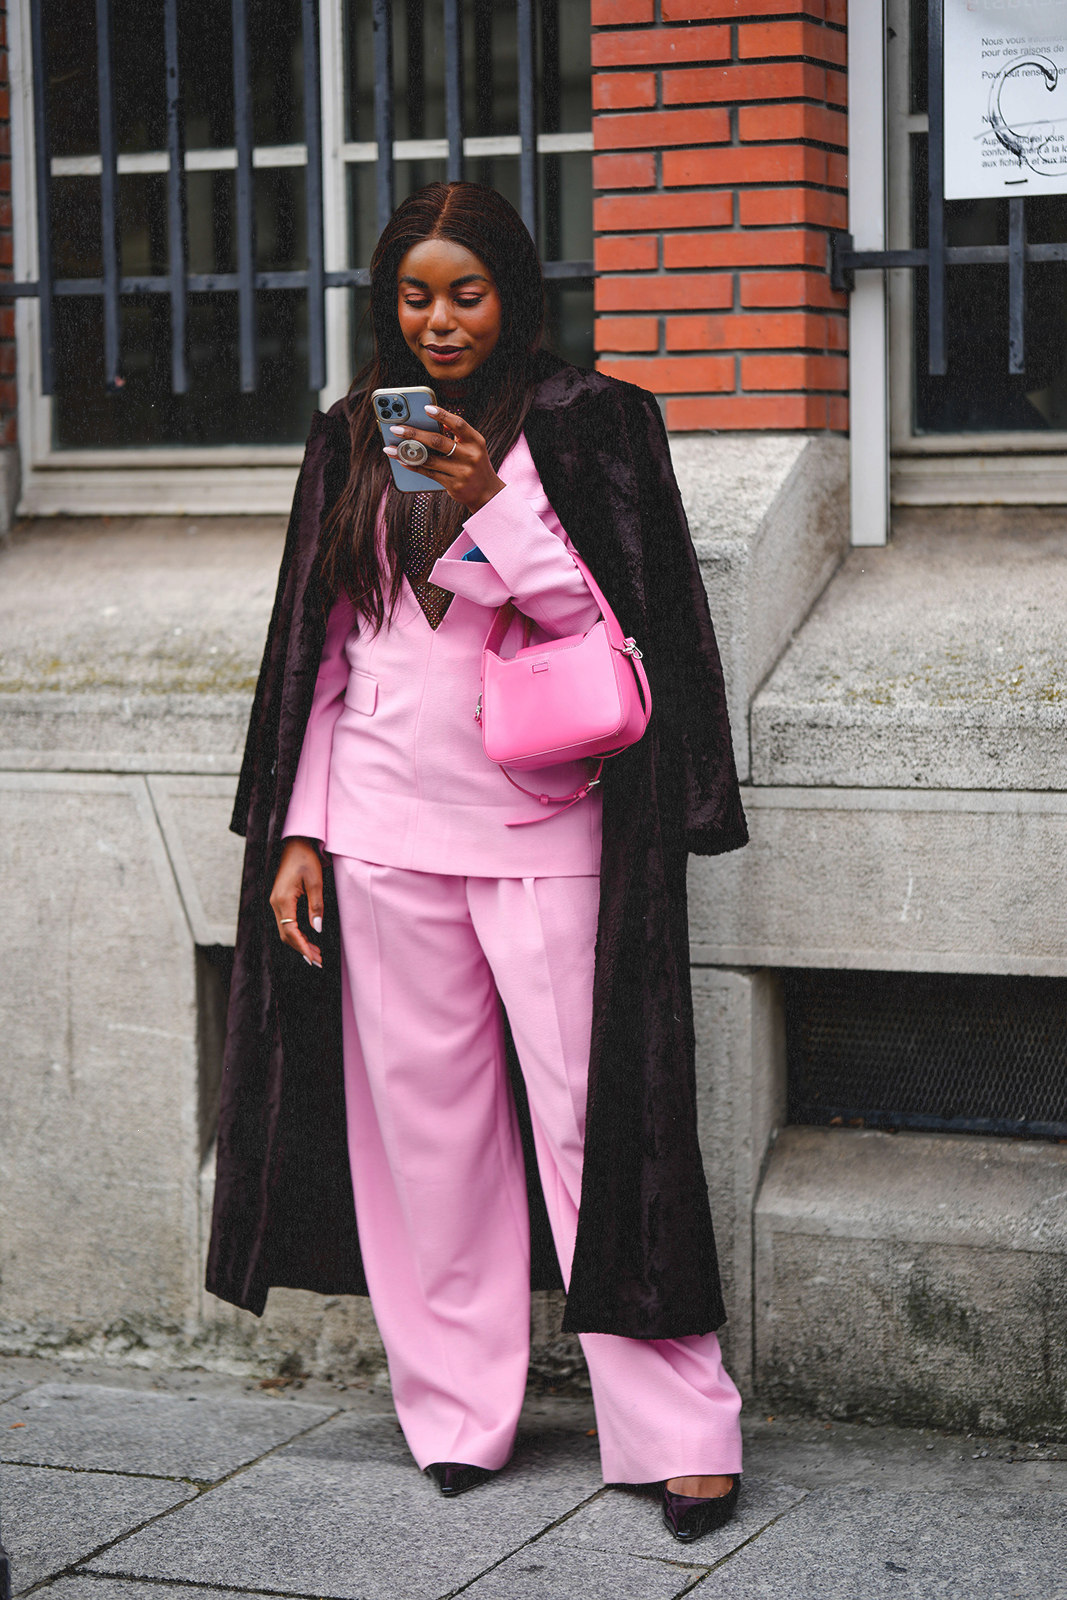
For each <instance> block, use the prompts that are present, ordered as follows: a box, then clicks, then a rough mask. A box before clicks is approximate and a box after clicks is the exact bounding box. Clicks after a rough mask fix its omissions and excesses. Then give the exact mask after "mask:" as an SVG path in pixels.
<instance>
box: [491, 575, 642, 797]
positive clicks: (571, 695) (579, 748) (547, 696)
mask: <svg viewBox="0 0 1067 1600" xmlns="http://www.w3.org/2000/svg"><path fill="white" fill-rule="evenodd" d="M570 553H571V556H572V558H573V560H574V563H575V565H576V566H577V568H578V570H579V571H580V572H581V574H582V576H583V577H584V579H585V581H586V584H587V586H588V588H589V591H590V593H591V594H592V596H593V598H594V599H595V600H596V602H597V604H598V606H599V607H600V617H599V619H598V620H597V621H596V622H595V623H594V624H593V626H592V627H591V628H589V629H588V630H587V631H586V632H585V633H583V634H570V635H568V636H567V637H565V638H562V639H547V640H544V641H543V642H542V643H540V644H537V645H533V646H531V645H530V643H529V640H530V630H531V626H532V624H531V622H530V619H529V618H524V622H525V630H524V644H523V647H522V648H521V649H520V650H518V651H516V653H515V655H514V656H512V657H511V658H510V659H507V658H504V657H502V656H501V655H500V654H499V650H500V647H501V645H502V644H503V642H504V638H505V636H506V634H507V631H508V629H509V627H510V626H511V622H512V618H513V617H514V616H515V615H517V612H516V608H515V606H514V604H513V602H512V601H510V600H509V601H508V602H506V604H504V605H502V606H501V607H500V608H499V610H498V611H497V614H496V616H495V618H494V619H493V624H492V626H491V628H490V629H489V632H488V634H487V636H486V640H485V647H484V649H483V651H482V692H481V694H480V695H479V697H478V704H477V706H476V707H475V711H474V720H475V722H477V723H478V724H479V725H480V727H481V730H482V745H483V748H484V750H485V753H486V755H487V756H488V757H489V759H490V761H495V762H496V764H497V765H498V766H499V767H500V769H501V771H502V772H503V774H504V776H505V777H506V778H507V780H508V782H509V783H510V784H512V785H513V787H514V788H516V789H519V790H521V792H522V793H523V794H527V795H529V796H530V798H531V799H534V800H537V801H538V802H539V803H540V805H541V806H543V807H546V808H547V807H550V806H551V807H560V808H561V809H562V810H564V811H565V810H568V809H569V807H570V806H572V805H576V804H577V803H578V801H579V800H583V799H584V798H585V797H586V795H587V794H588V793H589V792H590V790H591V789H594V788H596V786H597V785H598V784H599V782H600V777H601V773H602V772H603V770H604V762H605V761H606V760H608V759H609V758H610V757H611V756H613V755H619V754H620V753H621V752H622V751H623V750H626V749H628V748H629V746H630V745H632V744H636V743H637V741H638V739H640V738H641V737H642V735H643V734H644V731H645V729H646V728H647V726H648V722H649V718H650V716H651V714H652V695H651V691H650V689H649V686H648V678H647V677H646V675H645V670H644V667H643V666H642V665H641V662H642V659H643V657H642V653H641V651H640V650H639V649H638V647H637V643H636V641H635V640H634V639H632V638H630V637H629V636H628V635H624V634H623V631H622V628H621V627H620V625H619V622H618V619H617V618H616V616H615V613H614V612H613V611H612V609H611V607H610V606H609V605H608V602H607V600H606V599H605V598H604V595H603V594H602V592H601V590H600V588H599V586H598V585H597V583H596V581H595V579H594V578H593V575H592V573H591V572H590V571H589V568H588V567H587V566H586V565H585V562H584V561H583V560H582V559H581V557H580V556H579V555H577V554H576V552H575V551H574V550H571V552H570ZM624 659H625V662H626V665H625V666H624V665H623V660H624ZM581 760H589V761H595V762H596V763H597V765H596V769H595V771H594V773H593V775H592V777H591V778H589V779H588V780H587V782H586V783H584V784H582V785H581V786H580V787H579V788H578V789H576V790H574V791H573V792H572V793H570V794H562V795H551V794H540V793H537V792H535V791H534V790H532V789H527V788H525V787H524V785H523V784H521V783H518V782H516V780H515V778H514V777H512V772H522V771H525V770H528V769H538V768H542V767H550V766H558V765H561V764H563V763H565V762H571V761H581ZM546 814H548V813H547V811H546V812H543V813H542V816H541V817H521V818H513V819H510V820H509V823H508V826H509V827H515V826H520V825H522V824H523V823H529V822H538V821H541V820H543V818H544V816H545V815H546ZM558 814H559V812H558V811H553V812H552V813H551V815H558Z"/></svg>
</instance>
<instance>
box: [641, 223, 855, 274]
mask: <svg viewBox="0 0 1067 1600" xmlns="http://www.w3.org/2000/svg"><path fill="white" fill-rule="evenodd" d="M794 264H795V265H797V266H805V267H825V265H826V235H825V234H822V233H810V232H808V231H807V230H806V229H803V228H783V229H782V230H781V231H780V232H766V233H765V232H763V231H760V232H759V233H725V232H724V233H669V234H667V236H666V238H665V239H664V241H663V265H664V266H665V267H666V268H667V269H668V270H670V269H671V268H673V267H755V266H761V267H762V266H767V267H778V266H792V265H794Z"/></svg>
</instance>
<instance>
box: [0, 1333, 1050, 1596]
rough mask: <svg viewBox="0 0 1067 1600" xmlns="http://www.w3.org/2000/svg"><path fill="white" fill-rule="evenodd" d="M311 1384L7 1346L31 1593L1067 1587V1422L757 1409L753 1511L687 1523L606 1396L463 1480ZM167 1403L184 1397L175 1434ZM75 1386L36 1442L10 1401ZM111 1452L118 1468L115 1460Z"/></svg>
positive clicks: (18, 1585)
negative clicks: (37, 1461) (46, 1446)
mask: <svg viewBox="0 0 1067 1600" xmlns="http://www.w3.org/2000/svg"><path fill="white" fill-rule="evenodd" d="M295 1384H301V1387H300V1389H299V1390H298V1391H297V1397H296V1398H295V1399H289V1398H278V1397H277V1396H278V1391H277V1390H267V1391H264V1390H262V1389H260V1388H259V1387H258V1386H256V1385H255V1384H252V1383H250V1382H248V1381H243V1380H239V1379H233V1378H225V1377H220V1376H218V1375H216V1374H211V1373H205V1372H191V1371H185V1372H179V1371H175V1372H170V1373H166V1374H155V1375H150V1374H147V1373H140V1374H138V1373H128V1372H127V1373H125V1374H120V1375H116V1374H115V1373H114V1372H113V1371H111V1370H108V1369H106V1368H101V1367H99V1366H91V1367H87V1368H85V1369H83V1370H82V1371H81V1372H69V1371H64V1370H63V1369H62V1368H60V1367H58V1366H57V1365H56V1364H54V1363H47V1362H42V1361H31V1360H18V1361H0V1385H2V1386H3V1388H4V1389H5V1390H7V1389H11V1388H14V1389H15V1390H16V1391H17V1393H18V1396H19V1398H18V1399H16V1400H14V1401H8V1402H7V1405H6V1406H5V1408H4V1410H3V1418H2V1420H0V1506H2V1508H3V1515H4V1523H5V1538H6V1541H7V1544H8V1546H9V1549H10V1551H11V1555H12V1560H13V1576H14V1591H15V1594H16V1595H22V1594H25V1593H27V1591H28V1590H29V1589H30V1588H31V1587H33V1588H34V1592H35V1593H38V1594H41V1595H47V1596H49V1597H50V1600H152V1597H156V1600H158V1597H159V1596H160V1595H161V1594H163V1593H165V1592H166V1591H167V1590H170V1591H172V1592H173V1593H175V1595H176V1596H177V1595H180V1596H184V1597H185V1600H208V1597H209V1596H210V1595H212V1594H218V1592H219V1591H220V1589H221V1590H231V1591H237V1592H240V1593H242V1594H245V1595H249V1596H251V1597H255V1596H258V1595H275V1596H277V1595H283V1596H284V1595H292V1596H294V1597H300V1600H304V1597H307V1600H310V1597H311V1596H321V1597H336V1600H446V1597H448V1600H451V1597H453V1596H456V1595H458V1594H460V1593H463V1594H470V1595H472V1596H477V1597H480V1600H527V1597H528V1600H577V1597H579V1596H581V1597H583V1600H680V1597H681V1596H683V1595H690V1594H695V1595H697V1596H703V1595H709V1596H710V1595H720V1594H721V1595H724V1596H727V1595H728V1596H730V1597H731V1600H732V1597H734V1596H738V1595H740V1596H744V1597H746V1600H747V1597H756V1596H759V1597H761V1600H762V1597H764V1596H767V1597H771V1596H773V1597H774V1600H809V1597H817V1600H822V1597H823V1596H827V1597H837V1596H841V1597H847V1600H867V1597H868V1596H871V1595H873V1596H876V1597H881V1596H883V1595H886V1596H888V1595H898V1594H903V1595H906V1596H914V1597H915V1600H929V1597H931V1596H937V1595H946V1596H947V1595H959V1596H966V1597H968V1600H969V1597H970V1596H972V1595H978V1594H982V1595H987V1594H988V1595H992V1596H995V1597H1001V1596H1003V1597H1005V1600H1007V1597H1009V1596H1011V1597H1015V1596H1022V1597H1026V1600H1035V1597H1037V1596H1041V1597H1042V1600H1044V1597H1045V1596H1050V1597H1053V1600H1056V1597H1058V1596H1062V1595H1064V1594H1067V1580H1065V1577H1064V1574H1065V1573H1067V1516H1065V1511H1067V1504H1065V1501H1067V1459H1061V1456H1062V1457H1067V1449H1064V1450H1061V1449H1058V1448H1056V1447H1053V1446H1050V1445H1049V1444H1048V1443H1047V1441H1044V1440H1038V1439H1028V1438H1023V1439H1019V1438H1006V1437H996V1436H986V1435H981V1436H979V1435H976V1436H974V1437H966V1436H957V1435H951V1434H945V1433H936V1432H931V1431H916V1432H909V1431H906V1430H904V1429H900V1428H864V1427H861V1426H858V1425H841V1424H836V1423H828V1422H825V1421H820V1420H818V1419H817V1418H812V1417H804V1416H797V1415H792V1416H784V1415H775V1414H767V1413H766V1412H765V1411H759V1412H752V1413H751V1414H748V1413H746V1414H745V1416H744V1417H743V1427H744V1431H745V1478H744V1482H743V1486H742V1493H741V1500H740V1503H739V1507H738V1515H737V1517H736V1518H735V1520H734V1521H733V1522H731V1523H730V1524H728V1526H727V1527H726V1528H725V1529H723V1530H721V1531H720V1532H719V1533H716V1534H713V1535H710V1536H709V1537H708V1538H706V1539H704V1540H702V1541H700V1542H699V1543H697V1544H695V1545H689V1546H683V1545H679V1544H678V1543H676V1542H675V1541H674V1540H673V1539H671V1538H670V1536H669V1535H668V1534H667V1533H666V1531H665V1530H664V1528H663V1527H662V1524H661V1521H660V1515H659V1509H658V1503H657V1500H656V1497H655V1492H654V1490H650V1489H642V1488H623V1487H605V1486H604V1484H603V1483H602V1482H601V1479H600V1473H599V1463H598V1459H597V1449H596V1439H595V1437H593V1436H591V1434H590V1429H592V1428H593V1427H595V1417H594V1414H593V1411H592V1408H591V1406H590V1405H589V1403H588V1402H582V1401H568V1400H560V1399H553V1398H551V1397H543V1398H541V1399H536V1398H532V1399H530V1400H528V1402H527V1405H526V1408H525V1410H524V1413H523V1418H522V1422H521V1424H520V1438H519V1444H518V1448H517V1450H516V1453H515V1456H514V1457H513V1459H512V1461H511V1463H510V1464H509V1465H508V1467H507V1468H506V1469H505V1471H503V1472H502V1473H501V1474H500V1476H499V1477H498V1478H497V1479H495V1480H494V1481H493V1482H492V1483H491V1484H490V1485H487V1486H486V1487H484V1488H482V1489H479V1490H477V1491H474V1492H472V1493H471V1494H469V1495H467V1496H464V1497H463V1498H462V1499H459V1500H456V1501H444V1500H442V1499H441V1497H440V1496H439V1495H438V1493H437V1491H436V1489H435V1488H434V1486H433V1485H432V1484H431V1483H430V1481H429V1480H428V1479H426V1478H424V1477H423V1476H421V1475H420V1474H419V1473H418V1471H417V1470H416V1468H415V1465H414V1463H413V1462H412V1460H411V1458H410V1456H409V1454H408V1452H407V1448H406V1445H405V1444H404V1441H403V1438H402V1436H401V1435H400V1433H399V1430H398V1428H397V1424H396V1420H395V1416H394V1414H393V1413H392V1409H391V1406H390V1404H389V1401H388V1396H386V1395H383V1394H380V1393H375V1392H374V1391H373V1390H372V1389H370V1388H369V1387H367V1388H358V1389H356V1388H353V1387H351V1386H341V1385H338V1384H336V1383H327V1382H323V1381H308V1382H306V1383H303V1382H302V1380H299V1379H298V1380H295ZM295 1384H294V1387H295ZM290 1392H291V1391H290ZM61 1394H63V1395H69V1396H72V1397H73V1398H70V1399H67V1400H64V1401H61V1400H60V1398H59V1396H60V1395H61ZM45 1401H48V1402H49V1403H48V1404H47V1405H46V1404H45ZM20 1404H21V1405H22V1406H26V1407H28V1408H29V1409H28V1411H26V1412H25V1413H22V1412H19V1411H18V1407H19V1406H20ZM152 1404H156V1405H158V1406H160V1407H162V1413H161V1414H168V1415H173V1421H172V1422H170V1423H168V1424H167V1426H166V1427H165V1429H164V1430H163V1433H164V1437H163V1441H162V1443H161V1445H160V1446H159V1448H158V1449H157V1448H156V1446H155V1445H154V1443H153V1439H154V1434H153V1429H152V1427H151V1424H150V1422H149V1421H148V1417H149V1413H150V1410H151V1405H152ZM60 1405H66V1406H69V1407H72V1408H74V1410H75V1412H76V1413H77V1415H78V1417H79V1418H80V1419H81V1420H80V1422H79V1424H78V1426H77V1427H76V1428H73V1429H71V1430H70V1431H69V1432H65V1433H63V1434H62V1452H61V1453H62V1457H63V1464H62V1465H52V1466H49V1467H43V1466H28V1465H25V1464H24V1462H23V1461H22V1459H21V1458H19V1459H16V1460H14V1461H13V1460H12V1455H13V1451H14V1450H15V1449H16V1448H18V1449H20V1450H21V1448H22V1446H21V1438H20V1436H21V1432H22V1430H21V1429H17V1428H16V1429H14V1430H13V1429H12V1425H11V1424H10V1423H9V1422H8V1421H7V1418H8V1416H9V1415H14V1414H20V1415H22V1414H25V1415H29V1416H31V1417H32V1416H36V1417H38V1418H39V1417H41V1416H43V1415H45V1414H46V1413H50V1412H52V1411H54V1410H55V1409H56V1408H57V1407H58V1406H60ZM12 1407H14V1408H15V1410H12ZM209 1412H210V1413H213V1414H214V1420H213V1421H212V1423H211V1424H210V1426H209V1427H205V1417H206V1415H207V1414H208V1413H209ZM183 1419H184V1420H183ZM227 1435H230V1437H229V1438H227ZM59 1437H60V1434H59V1433H58V1432H57V1433H56V1434H55V1435H54V1438H56V1439H58V1438H59ZM13 1439H19V1440H20V1443H19V1445H18V1446H17V1447H16V1446H14V1445H13V1444H12V1440H13ZM176 1447H177V1448H176ZM252 1450H255V1452H256V1453H255V1454H251V1451H252ZM154 1451H155V1453H153V1452H154ZM105 1458H106V1459H107V1460H108V1461H109V1462H113V1463H115V1465H113V1466H112V1467H111V1468H110V1470H108V1471H100V1470H97V1469H96V1465H95V1464H96V1463H99V1462H100V1461H101V1460H102V1459H105ZM123 1462H124V1463H125V1468H124V1469H123V1466H122V1465H121V1463H123ZM183 1467H193V1468H195V1470H194V1471H193V1472H189V1473H183V1471H182V1469H183Z"/></svg>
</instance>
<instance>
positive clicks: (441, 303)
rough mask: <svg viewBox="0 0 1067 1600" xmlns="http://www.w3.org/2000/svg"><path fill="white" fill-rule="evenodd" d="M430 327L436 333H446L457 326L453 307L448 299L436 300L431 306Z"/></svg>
mask: <svg viewBox="0 0 1067 1600" xmlns="http://www.w3.org/2000/svg"><path fill="white" fill-rule="evenodd" d="M430 327H431V328H432V329H433V331H434V332H435V333H446V332H448V331H449V330H450V329H451V328H453V327H455V321H454V319H453V316H452V307H451V306H450V304H449V302H448V301H447V300H444V299H441V300H435V301H434V303H433V305H432V306H431V307H430Z"/></svg>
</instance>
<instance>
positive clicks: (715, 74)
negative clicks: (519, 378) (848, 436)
mask: <svg viewBox="0 0 1067 1600" xmlns="http://www.w3.org/2000/svg"><path fill="white" fill-rule="evenodd" d="M592 16H593V129H594V149H595V152H596V153H595V155H594V157H593V182H594V186H595V189H596V191H597V193H596V198H595V200H594V226H595V230H596V244H595V250H596V268H597V279H596V307H597V328H596V341H597V350H598V352H599V357H598V365H599V366H600V368H601V370H603V371H604V372H611V373H614V374H615V375H616V376H617V377H620V378H626V379H628V380H629V381H630V382H633V383H639V384H642V385H643V386H644V387H645V388H647V389H651V390H652V391H653V392H654V393H655V394H657V395H659V396H660V397H662V401H663V403H664V406H665V411H666V419H667V426H668V427H669V428H672V429H676V430H678V429H755V428H772V429H792V428H801V429H807V430H821V429H838V430H841V429H844V428H846V427H847V426H848V400H847V392H848V370H847V368H848V364H847V358H846V355H845V351H846V349H847V342H848V322H847V316H846V301H845V298H844V296H841V295H835V294H834V293H833V291H832V290H831V288H830V281H829V272H828V256H827V234H828V232H829V231H830V230H831V229H834V228H844V227H846V226H847V209H846V196H845V188H846V181H847V179H846V160H845V148H846V128H847V120H846V114H845V110H844V107H845V104H846V74H845V62H846V56H845V28H844V24H845V17H846V0H592Z"/></svg>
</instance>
